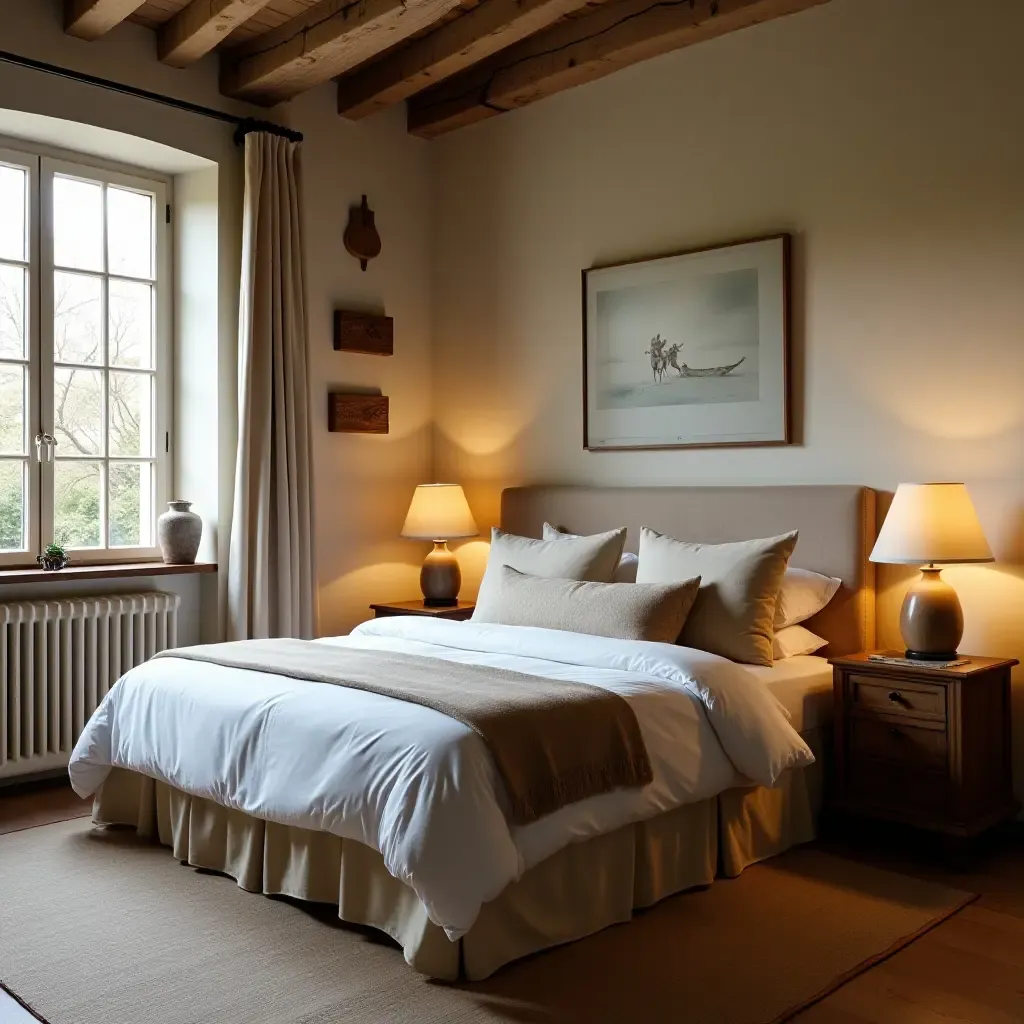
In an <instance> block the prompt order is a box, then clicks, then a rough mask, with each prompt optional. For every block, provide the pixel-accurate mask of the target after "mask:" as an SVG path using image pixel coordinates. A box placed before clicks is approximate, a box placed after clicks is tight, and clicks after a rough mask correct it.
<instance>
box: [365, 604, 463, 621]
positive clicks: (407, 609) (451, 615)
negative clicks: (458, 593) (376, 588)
mask: <svg viewBox="0 0 1024 1024" xmlns="http://www.w3.org/2000/svg"><path fill="white" fill-rule="evenodd" d="M370 607H371V608H372V609H373V614H374V616H375V617H376V618H378V619H382V618H385V617H386V616H388V615H429V616H430V617H431V618H433V619H456V620H458V621H459V622H462V621H463V620H465V619H468V618H469V617H470V616H471V615H472V614H473V609H474V608H475V607H476V605H475V604H473V603H472V602H471V601H460V602H459V603H458V604H447V605H437V606H435V605H427V604H424V603H423V602H422V601H391V602H389V603H388V604H371V605H370Z"/></svg>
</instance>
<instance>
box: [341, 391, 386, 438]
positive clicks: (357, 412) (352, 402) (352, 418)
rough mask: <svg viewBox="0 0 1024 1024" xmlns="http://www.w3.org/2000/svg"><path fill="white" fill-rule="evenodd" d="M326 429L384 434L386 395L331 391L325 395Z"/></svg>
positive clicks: (349, 432) (342, 432)
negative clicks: (350, 393) (348, 393)
mask: <svg viewBox="0 0 1024 1024" xmlns="http://www.w3.org/2000/svg"><path fill="white" fill-rule="evenodd" d="M327 429H328V430H330V431H331V432H333V433H336V434H386V433H387V432H388V397H387V395H347V394H344V393H342V392H337V391H334V392H331V394H329V395H328V396H327Z"/></svg>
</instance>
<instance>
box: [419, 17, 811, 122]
mask: <svg viewBox="0 0 1024 1024" xmlns="http://www.w3.org/2000/svg"><path fill="white" fill-rule="evenodd" d="M826 2H827V0H615V2H613V3H609V4H606V5H605V6H603V7H599V8H598V9H597V10H595V11H594V12H593V13H592V14H588V15H587V16H586V17H582V18H576V19H573V20H570V21H564V22H561V23H560V24H558V25H554V26H552V27H551V28H548V29H545V30H544V31H542V32H539V33H537V34H536V35H534V36H531V37H530V38H528V39H525V40H523V41H522V42H519V43H516V44H515V45H514V46H511V47H509V48H508V49H505V50H503V51H502V52H501V53H498V54H496V55H495V56H493V57H490V58H488V59H487V60H485V61H483V62H482V63H480V64H477V65H475V66H473V67H472V68H470V69H469V70H468V71H465V72H463V73H462V74H459V75H456V76H455V77H453V78H450V79H449V80H448V81H447V82H443V83H441V84H440V85H436V86H434V87H433V88H431V89H428V90H427V91H425V92H423V93H421V94H420V95H418V96H416V97H414V98H413V99H412V100H410V102H409V131H410V132H411V133H412V134H413V135H418V136H420V137H421V138H434V137H435V136H437V135H441V134H443V133H445V132H449V131H453V130H454V129H456V128H460V127H462V126H463V125H467V124H472V123H473V122H475V121H480V120H483V119H484V118H488V117H494V116H495V115H497V114H501V113H504V112H505V111H507V110H514V109H515V108H517V107H522V106H526V105H527V104H529V103H534V102H536V101H537V100H540V99H543V98H544V97H546V96H550V95H552V94H553V93H556V92H560V91H562V90H563V89H569V88H571V87H573V86H576V85H582V84H583V83H584V82H590V81H593V80H594V79H596V78H603V77H604V76H605V75H609V74H611V73H612V72H613V71H617V70H618V69H619V68H623V67H626V66H627V65H629V64H636V63H637V62H638V61H642V60H647V59H648V58H650V57H656V56H658V55H659V54H663V53H668V52H669V51H670V50H677V49H680V48H681V47H684V46H690V45H692V44H693V43H699V42H702V41H703V40H705V39H711V38H713V37H715V36H720V35H725V34H726V33H728V32H733V31H736V30H737V29H741V28H746V27H747V26H749V25H754V24H757V23H758V22H762V21H768V20H770V19H772V18H778V17H781V16H783V15H786V14H793V13H796V12H797V11H802V10H805V9H807V8H809V7H814V6H816V5H818V4H822V3H826Z"/></svg>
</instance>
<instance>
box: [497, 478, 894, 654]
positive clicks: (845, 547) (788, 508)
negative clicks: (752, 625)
mask: <svg viewBox="0 0 1024 1024" xmlns="http://www.w3.org/2000/svg"><path fill="white" fill-rule="evenodd" d="M545 521H546V522H549V523H552V524H553V525H555V526H558V527H560V528H562V529H564V530H568V531H569V532H571V533H600V532H601V531H603V530H611V529H614V528H616V527H618V526H626V527H628V529H629V534H628V536H627V539H626V549H627V550H629V551H636V549H637V544H638V542H639V539H640V527H641V526H649V527H651V529H654V530H658V531H659V532H661V533H667V534H669V535H670V536H672V537H677V538H679V539H680V540H688V541H698V542H701V543H706V544H720V543H723V542H725V541H731V540H747V539H749V538H751V537H771V536H774V535H776V534H780V533H786V532H788V531H790V530H799V531H800V539H799V540H798V541H797V546H796V550H795V551H794V552H793V558H792V560H791V562H790V564H791V565H793V566H796V567H799V568H801V569H813V570H814V571H815V572H820V573H825V574H826V575H829V576H837V577H838V578H839V579H841V580H842V581H843V585H842V587H841V588H840V590H839V592H838V593H837V594H836V596H835V597H834V598H833V599H832V601H831V602H830V603H829V605H828V607H827V608H826V609H825V610H824V611H822V612H821V613H820V614H818V615H816V616H815V617H814V618H813V619H811V620H809V621H808V622H807V623H806V625H807V627H808V628H809V629H811V630H812V631H813V632H815V633H817V634H818V635H819V636H822V637H824V638H825V639H827V640H828V642H829V645H828V647H827V648H825V650H824V651H822V652H821V653H823V654H828V655H832V656H836V655H841V654H849V653H852V652H853V651H862V650H865V649H870V648H872V647H873V646H874V644H875V572H874V566H873V565H872V563H871V562H869V561H868V554H869V552H870V551H871V546H872V544H873V543H874V539H875V532H876V526H875V492H874V491H872V490H869V489H868V488H867V487H851V486H845V485H844V486H821V487H561V486H551V487H548V486H539V487H511V488H508V489H507V490H505V491H504V492H503V493H502V496H501V525H502V528H503V529H505V530H509V531H511V532H512V533H519V534H523V535H524V536H529V537H539V536H540V532H541V529H542V527H543V525H544V523H545Z"/></svg>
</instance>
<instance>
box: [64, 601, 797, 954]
mask: <svg viewBox="0 0 1024 1024" xmlns="http://www.w3.org/2000/svg"><path fill="white" fill-rule="evenodd" d="M319 642H321V643H327V644H337V645H339V646H348V647H359V648H363V649H376V650H389V651H400V652H405V653H409V654H422V655H427V656H429V657H433V658H441V659H448V660H452V661H463V662H472V663H475V664H478V665H493V666H498V667H502V668H508V669H513V670H516V671H519V672H525V673H528V674H532V675H537V676H544V677H546V678H548V679H565V680H572V681H577V682H585V683H591V684H593V685H595V686H600V687H603V688H605V689H607V690H612V691H614V692H615V693H618V694H620V695H621V696H622V697H623V698H625V699H626V700H627V701H628V702H629V704H630V705H631V707H632V708H633V711H634V712H635V714H636V716H637V720H638V722H639V724H640V730H641V732H642V734H643V738H644V742H645V744H646V746H647V751H648V754H649V755H650V759H651V763H652V766H653V768H654V781H653V782H652V783H651V785H649V786H646V787H644V788H643V789H620V790H616V791H614V792H611V793H607V794H604V795H603V796H599V797H593V798H591V799H588V800H583V801H580V802H578V803H575V804H571V805H569V806H567V807H564V808H562V809H561V810H559V811H557V812H556V813H554V814H551V815H548V816H547V817H545V818H542V819H541V820H539V821H536V822H534V823H532V824H530V825H527V826H524V827H521V828H519V827H510V826H509V824H508V823H507V821H506V819H505V817H504V814H503V813H502V810H501V807H502V802H503V800H504V794H503V792H502V791H501V783H500V780H498V779H497V777H496V772H495V770H494V767H493V764H492V762H491V759H490V755H489V754H488V752H487V748H486V746H485V745H484V743H483V741H482V740H481V739H480V737H479V736H478V735H477V734H476V733H474V732H473V731H472V730H470V729H469V728H468V727H467V726H465V725H462V724H461V723H459V722H457V721H455V720H454V719H451V718H447V717H446V716H444V715H442V714H440V713H439V712H436V711H432V710H431V709H429V708H425V707H421V706H420V705H417V704H411V703H407V702H404V701H400V700H395V699H392V698H389V697H383V696H380V695H377V694H373V693H366V692H363V691H360V690H354V689H348V688H345V687H340V686H332V685H327V684H323V683H315V682H305V681H301V680H296V679H290V678H285V677H283V676H277V675H270V674H267V673H261V672H252V671H246V670H241V669H231V668H224V667H221V666H217V665H209V664H204V663H201V662H194V661H185V660H183V659H176V658H166V659H158V660H156V661H151V662H148V663H146V664H144V665H140V666H139V667H138V668H134V669H132V670H131V671H130V672H128V673H127V674H126V675H125V676H124V677H123V678H122V679H121V680H120V681H119V682H118V683H117V684H116V685H115V686H114V687H113V688H112V689H111V691H110V693H109V694H107V696H106V698H105V699H104V700H103V703H102V704H101V705H100V707H99V708H98V709H97V710H96V713H95V714H94V715H93V716H92V718H91V719H90V721H89V723H88V724H87V726H86V728H85V731H84V732H83V734H82V736H81V738H80V739H79V741H78V743H77V745H76V746H75V749H74V752H73V753H72V755H71V764H70V772H71V783H72V785H73V786H74V788H75V791H76V792H77V793H78V794H79V795H80V796H83V797H85V796H89V795H90V794H92V793H94V792H95V791H96V790H97V789H98V788H99V787H100V786H101V785H102V784H103V780H104V779H105V778H106V776H107V774H108V772H109V771H110V769H111V767H112V766H116V767H121V768H128V769H132V770H134V771H138V772H143V773H144V774H146V775H149V776H152V777H153V778H156V779H161V780H163V781H165V782H167V783H170V784H171V785H172V786H175V787H177V788H178V789H181V790H184V791H185V792H187V793H191V794H193V795H195V796H201V797H206V798H208V799H211V800H214V801H216V802H218V803H220V804H223V805H224V806H227V807H233V808H237V809H238V810H241V811H244V812H246V813H247V814H251V815H255V816H257V817H260V818H264V819H267V820H269V821H276V822H281V823H283V824H288V825H298V826H301V827H303V828H310V829H320V830H323V831H326V832H331V833H333V834H334V835H337V836H341V837H343V838H346V839H355V840H358V841H359V842H361V843H365V844H366V845H367V846H371V847H373V848H374V849H375V850H379V851H380V853H381V855H382V856H383V858H384V863H385V864H386V866H387V869H388V871H390V872H391V874H393V875H394V876H395V877H396V878H399V879H401V880H402V881H403V882H405V883H406V884H408V885H410V886H411V887H412V888H413V889H414V890H415V891H416V893H417V895H418V896H419V898H420V899H421V900H422V901H423V904H424V906H425V907H426V909H427V912H428V913H429V915H430V919H431V920H432V921H434V922H435V923H436V924H438V925H440V926H441V927H442V928H444V930H445V932H446V933H447V934H448V937H449V938H451V939H457V938H458V937H459V936H461V935H463V934H464V933H465V932H466V931H467V930H468V929H469V928H470V927H471V926H472V924H473V922H474V920H475V919H476V916H477V914H478V912H479V910H480V907H481V905H482V904H483V903H485V902H487V901H488V900H491V899H493V898H494V897H496V896H497V895H498V894H499V893H500V892H501V891H502V890H503V889H504V888H505V886H507V885H508V884H509V883H510V882H512V881H514V880H515V879H517V878H518V877H519V875H520V874H522V872H523V871H525V870H526V869H527V868H529V867H532V866H533V865H534V864H537V863H538V862H539V861H541V860H543V859H545V858H546V857H549V856H551V855H552V854H553V853H555V852H557V851H558V850H560V849H562V848H563V847H565V846H567V845H568V844H569V843H571V842H577V841H580V840H584V839H588V838H590V837H592V836H594V835H598V834H601V833H604V832H610V831H613V830H614V829H617V828H619V827H621V826H622V825H625V824H627V823H629V822H634V821H640V820H643V819H646V818H650V817H652V816H653V815H656V814H658V813H660V812H662V811H665V810H669V809H671V808H673V807H678V806H681V805H683V804H687V803H692V802H694V801H698V800H704V799H707V798H708V797H711V796H714V795H716V794H718V793H720V792H722V790H724V789H728V788H729V787H731V786H735V785H742V784H749V782H756V783H760V784H762V785H768V786H770V785H772V784H773V783H774V782H775V781H776V780H777V779H778V777H779V775H780V774H781V773H782V772H783V771H785V769H786V768H788V767H791V766H800V765H805V764H809V763H810V762H811V761H813V755H812V754H811V752H810V750H809V749H808V747H807V746H806V744H805V743H804V742H803V740H801V738H800V737H799V735H798V734H797V733H796V732H795V731H794V730H793V728H792V727H791V726H790V724H789V721H788V719H787V716H786V713H785V711H784V710H783V709H782V707H781V705H780V704H779V703H778V702H777V701H776V700H775V698H774V697H772V695H771V694H770V693H769V692H768V690H767V689H766V688H765V687H764V686H763V685H762V684H761V683H759V682H758V681H756V680H755V679H754V678H753V677H752V676H751V674H750V673H749V672H747V670H746V669H744V668H742V667H741V666H739V665H736V664H734V663H733V662H730V661H727V660H725V659H724V658H719V657H717V656H715V655H712V654H706V653H704V652H703V651H696V650H692V649H690V648H685V647H676V646H673V645H669V644H655V643H644V642H639V641H627V640H610V639H604V638H601V637H593V636H583V635H581V634H577V633H565V632H559V631H555V630H547V629H532V628H523V627H516V626H492V625H477V624H473V623H471V622H449V621H443V620H442V621H434V620H431V619H426V618H413V617H408V618H403V617H395V618H385V619H378V620H374V621H372V622H367V623H364V624H363V625H361V626H359V627H357V628H356V629H355V630H354V632H353V633H352V634H351V635H350V636H347V637H336V638H331V639H325V640H322V641H319Z"/></svg>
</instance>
